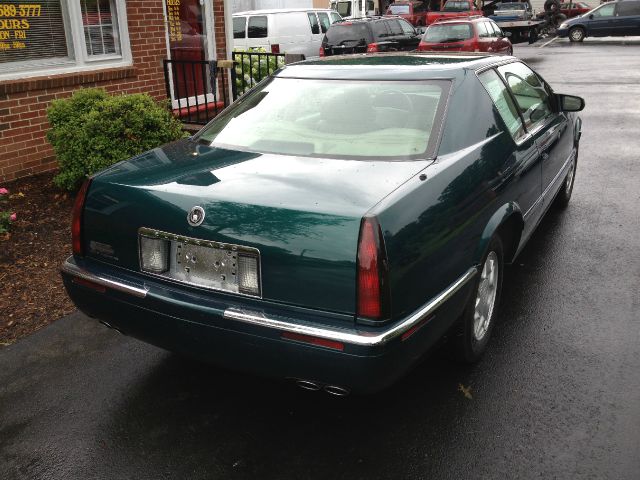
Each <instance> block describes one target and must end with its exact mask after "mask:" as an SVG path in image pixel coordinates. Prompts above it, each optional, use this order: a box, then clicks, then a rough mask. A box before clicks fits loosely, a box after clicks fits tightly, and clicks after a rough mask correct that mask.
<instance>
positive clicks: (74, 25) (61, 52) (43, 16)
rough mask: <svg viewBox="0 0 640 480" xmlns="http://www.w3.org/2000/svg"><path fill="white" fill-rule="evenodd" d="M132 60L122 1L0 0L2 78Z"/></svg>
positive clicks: (86, 67) (81, 68)
mask: <svg viewBox="0 0 640 480" xmlns="http://www.w3.org/2000/svg"><path fill="white" fill-rule="evenodd" d="M130 62H131V54H130V49H129V46H128V34H127V22H126V6H125V0H24V1H23V0H0V65H2V67H1V68H0V79H4V78H11V77H15V78H22V77H24V76H25V75H26V76H31V75H33V76H36V75H40V74H42V73H46V74H51V73H55V72H57V71H60V72H64V71H83V70H91V69H95V68H99V67H100V66H102V65H104V66H113V65H114V64H125V63H127V64H128V63H130ZM30 73H31V75H30Z"/></svg>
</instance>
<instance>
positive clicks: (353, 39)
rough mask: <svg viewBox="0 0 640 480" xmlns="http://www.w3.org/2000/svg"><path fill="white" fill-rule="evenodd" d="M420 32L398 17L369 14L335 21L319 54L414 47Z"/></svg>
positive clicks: (402, 49)
mask: <svg viewBox="0 0 640 480" xmlns="http://www.w3.org/2000/svg"><path fill="white" fill-rule="evenodd" d="M420 38H421V34H420V33H419V32H418V31H417V30H416V29H415V28H414V27H413V25H411V24H410V23H409V22H407V21H406V20H404V19H402V18H399V17H370V18H361V19H357V20H348V21H345V22H336V23H334V24H333V25H331V26H330V27H329V29H328V30H327V33H326V34H325V36H324V38H323V39H322V45H320V56H321V57H325V56H329V55H344V54H347V53H374V52H395V51H408V50H415V49H416V48H417V47H418V43H420Z"/></svg>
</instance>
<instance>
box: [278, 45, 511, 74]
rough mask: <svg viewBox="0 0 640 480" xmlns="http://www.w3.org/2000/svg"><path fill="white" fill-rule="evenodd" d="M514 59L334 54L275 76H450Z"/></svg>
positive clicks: (465, 55) (466, 54) (478, 55)
mask: <svg viewBox="0 0 640 480" xmlns="http://www.w3.org/2000/svg"><path fill="white" fill-rule="evenodd" d="M505 61H507V62H509V61H514V59H513V58H511V57H505V56H493V55H490V54H486V53H470V52H464V53H462V52H461V53H444V54H441V53H434V52H392V53H377V54H352V55H336V56H330V57H324V58H320V59H314V60H306V61H303V62H298V63H293V64H289V65H287V66H285V67H283V68H282V69H281V70H280V71H279V72H278V73H277V75H276V76H278V77H283V78H309V79H335V80H349V79H350V80H421V79H444V78H447V79H450V78H454V77H457V76H458V75H463V74H464V72H465V71H467V70H473V71H475V70H479V69H482V68H485V67H488V66H492V65H497V64H501V63H504V62H505Z"/></svg>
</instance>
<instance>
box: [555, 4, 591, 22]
mask: <svg viewBox="0 0 640 480" xmlns="http://www.w3.org/2000/svg"><path fill="white" fill-rule="evenodd" d="M590 10H591V7H590V6H589V5H588V4H586V3H584V2H564V3H561V4H560V13H562V14H563V15H565V16H566V17H567V18H573V17H577V16H579V15H584V14H585V13H587V12H589V11H590Z"/></svg>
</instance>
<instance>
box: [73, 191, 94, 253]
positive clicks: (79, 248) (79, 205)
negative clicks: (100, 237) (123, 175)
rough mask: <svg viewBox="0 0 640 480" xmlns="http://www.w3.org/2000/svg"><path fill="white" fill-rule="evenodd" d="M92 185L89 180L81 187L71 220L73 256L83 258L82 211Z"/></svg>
mask: <svg viewBox="0 0 640 480" xmlns="http://www.w3.org/2000/svg"><path fill="white" fill-rule="evenodd" d="M90 184H91V179H90V178H88V179H86V180H85V181H84V183H83V184H82V187H80V190H79V191H78V194H77V195H76V201H75V202H74V204H73V216H72V220H71V245H72V247H73V254H74V255H79V256H81V257H82V256H83V255H84V248H83V245H82V211H83V210H84V201H85V199H86V196H87V190H89V185H90Z"/></svg>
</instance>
